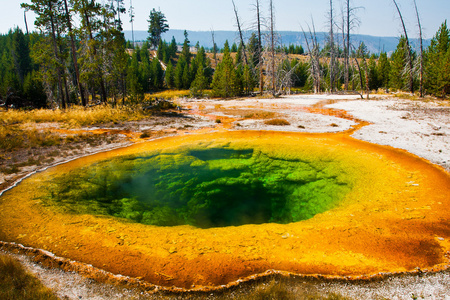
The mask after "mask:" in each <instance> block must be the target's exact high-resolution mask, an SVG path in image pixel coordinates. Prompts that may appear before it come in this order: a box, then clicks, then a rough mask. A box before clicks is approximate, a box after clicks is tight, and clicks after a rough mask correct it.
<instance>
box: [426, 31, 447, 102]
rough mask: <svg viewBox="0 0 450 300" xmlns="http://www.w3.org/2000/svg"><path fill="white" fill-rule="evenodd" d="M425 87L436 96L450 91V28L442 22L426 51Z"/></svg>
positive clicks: (442, 95)
mask: <svg viewBox="0 0 450 300" xmlns="http://www.w3.org/2000/svg"><path fill="white" fill-rule="evenodd" d="M425 57H426V60H425V74H426V77H425V87H426V89H427V91H428V92H429V93H431V94H433V95H436V96H438V97H445V96H446V95H447V94H449V93H450V30H449V29H448V28H447V22H444V23H443V24H442V25H441V27H440V28H439V30H438V31H437V33H436V35H435V36H434V37H433V39H432V40H431V45H430V46H429V47H428V50H427V52H426V55H425Z"/></svg>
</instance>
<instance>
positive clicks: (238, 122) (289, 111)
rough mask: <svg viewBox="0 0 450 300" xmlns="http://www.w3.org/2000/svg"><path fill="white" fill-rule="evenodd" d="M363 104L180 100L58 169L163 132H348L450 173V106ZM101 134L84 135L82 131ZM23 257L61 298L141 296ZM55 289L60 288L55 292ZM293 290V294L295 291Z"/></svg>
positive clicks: (376, 293)
mask: <svg viewBox="0 0 450 300" xmlns="http://www.w3.org/2000/svg"><path fill="white" fill-rule="evenodd" d="M358 98H359V96H324V95H320V96H316V95H302V96H289V97H285V98H280V99H237V100H190V99H184V100H180V101H179V104H180V105H181V106H182V107H183V111H182V113H183V117H180V116H171V117H170V116H163V117H162V118H161V119H160V120H159V121H158V120H154V121H153V122H151V123H144V124H139V123H134V124H127V128H128V130H130V131H132V132H136V133H137V134H136V135H135V136H134V137H133V138H130V137H127V136H125V135H123V136H120V141H118V142H117V143H113V144H108V145H100V146H97V147H89V146H87V147H85V148H84V152H83V153H76V154H73V155H69V156H66V157H62V156H61V157H58V158H56V159H55V161H54V163H55V162H60V161H66V160H68V159H73V158H76V157H78V156H79V155H88V154H90V153H93V152H98V151H105V150H109V149H112V148H116V147H121V146H124V145H127V144H129V143H137V142H140V141H142V139H140V138H137V136H139V135H140V134H141V133H143V132H148V133H150V138H152V137H155V136H156V133H159V134H158V136H166V135H179V134H194V133H197V132H210V131H221V130H268V131H294V132H312V133H316V132H317V133H319V132H330V133H333V132H336V133H338V132H348V133H352V134H353V137H355V138H357V139H361V140H365V141H369V142H372V143H376V144H381V145H389V146H392V147H395V148H401V149H405V150H407V151H408V152H411V153H413V154H415V155H418V156H420V157H423V158H425V159H427V160H429V161H430V162H432V163H434V164H437V165H440V166H442V167H443V168H445V169H446V170H447V171H449V169H450V139H449V138H448V135H449V134H450V118H449V116H450V107H449V105H448V102H444V101H427V102H424V101H409V100H398V99H395V100H393V99H385V100H384V99H377V100H370V101H362V100H358ZM275 118H282V119H285V120H286V121H288V122H289V123H290V125H287V126H274V125H265V124H264V122H265V121H266V120H268V119H275ZM218 120H220V122H219V121H218ZM362 121H367V122H370V123H371V124H370V125H367V126H364V127H362V128H360V127H361V126H359V127H358V126H357V125H358V124H360V123H361V122H362ZM363 123H364V122H363ZM363 125H366V123H364V124H363ZM352 128H353V129H352ZM97 129H98V128H85V129H84V130H97ZM102 129H105V130H117V129H123V128H114V127H107V128H102ZM353 131H354V132H353ZM117 134H120V133H117ZM38 168H42V166H39V167H37V166H36V167H33V166H31V167H29V168H27V169H26V170H22V172H23V173H22V174H12V175H10V176H2V175H1V174H0V184H1V183H2V181H3V184H4V185H11V182H12V181H13V180H15V179H16V178H17V177H18V176H19V177H20V176H22V175H23V174H24V173H26V172H30V171H33V170H35V169H38ZM18 257H19V258H20V259H21V261H23V262H24V264H25V265H27V266H28V267H29V268H30V269H31V270H32V272H34V273H36V274H38V275H39V276H40V278H41V279H42V280H43V282H44V283H46V284H47V285H49V286H50V287H51V288H53V289H54V290H55V291H57V293H58V295H59V296H60V297H61V298H64V297H65V298H68V299H80V297H82V298H90V299H115V298H117V299H119V298H121V299H122V298H131V297H136V295H137V294H139V291H138V290H134V291H133V290H131V291H130V290H129V289H121V288H117V287H116V286H114V285H97V284H96V283H95V282H92V281H91V280H89V279H86V278H84V277H81V276H79V275H77V274H74V273H71V272H65V273H64V272H62V271H60V270H55V269H46V268H42V267H41V266H39V265H36V264H34V263H32V262H31V261H29V260H28V259H27V258H26V257H25V256H23V255H22V256H18ZM55 280H56V281H55ZM52 282H56V283H54V284H53V285H52ZM58 282H59V283H58ZM449 282H450V276H449V273H448V271H447V272H440V273H437V274H430V275H425V276H420V277H419V276H417V275H411V276H405V277H402V278H393V279H387V280H384V281H382V282H378V283H375V284H370V283H367V284H361V285H359V284H350V285H349V284H342V283H338V282H336V283H329V284H324V285H320V286H321V288H322V287H323V289H324V290H326V291H327V292H330V291H331V292H333V291H336V292H338V293H340V294H343V295H345V296H349V297H352V298H355V299H377V298H379V297H387V298H391V299H411V295H412V294H414V295H418V296H420V295H423V297H424V298H426V299H427V298H429V299H450V292H449V291H450V283H449ZM293 289H294V290H295V286H294V287H293ZM361 295H364V296H361ZM211 299H213V298H211Z"/></svg>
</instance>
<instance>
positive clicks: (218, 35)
mask: <svg viewBox="0 0 450 300" xmlns="http://www.w3.org/2000/svg"><path fill="white" fill-rule="evenodd" d="M187 32H188V38H189V40H190V41H191V45H192V46H194V45H195V44H196V43H197V42H199V44H200V46H203V47H205V48H212V46H213V44H212V38H211V32H210V31H189V30H188V31H187ZM124 33H125V38H126V39H127V40H132V35H131V31H125V32H124ZM278 33H279V34H280V35H281V40H282V43H283V44H284V45H289V44H293V45H302V47H303V48H304V49H305V50H306V49H307V47H306V41H305V37H304V35H303V32H300V31H279V32H278ZM244 34H245V38H246V40H248V38H249V37H250V35H251V32H250V31H246V32H245V33H244ZM308 35H309V33H308ZM172 36H173V37H175V40H176V41H177V43H178V44H181V43H183V41H184V30H177V29H171V30H169V31H168V32H166V33H164V34H163V39H164V40H166V41H168V42H170V41H171V40H172ZM327 36H328V33H325V32H318V33H317V39H318V41H319V43H320V44H321V45H323V44H324V43H325V41H326V39H327ZM147 37H148V32H147V31H143V30H139V31H137V30H136V31H134V39H135V41H144V40H146V39H147ZM338 37H340V36H339V35H338ZM214 39H215V42H216V44H217V46H218V47H220V48H221V47H223V45H224V43H225V41H226V40H228V42H229V43H230V46H231V44H233V43H234V42H236V43H238V41H239V36H238V33H237V32H236V31H215V32H214ZM351 39H352V43H353V45H354V46H355V47H358V45H359V44H360V42H361V41H362V42H364V44H365V45H366V46H367V49H368V50H369V51H370V52H371V53H379V52H380V51H385V52H387V53H390V52H392V51H394V50H395V48H396V47H397V44H398V39H399V38H398V37H377V36H370V35H361V34H354V35H352V36H351ZM411 44H412V45H413V47H415V46H416V45H418V41H417V40H416V39H412V40H411ZM429 44H430V40H424V47H428V45H429Z"/></svg>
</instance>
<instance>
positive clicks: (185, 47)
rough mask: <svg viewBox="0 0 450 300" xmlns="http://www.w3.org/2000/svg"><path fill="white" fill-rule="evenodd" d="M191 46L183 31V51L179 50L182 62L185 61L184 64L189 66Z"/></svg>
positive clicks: (186, 34) (185, 32)
mask: <svg viewBox="0 0 450 300" xmlns="http://www.w3.org/2000/svg"><path fill="white" fill-rule="evenodd" d="M190 48H191V46H190V41H189V39H188V33H187V31H186V30H185V31H184V42H183V50H181V56H182V57H183V58H184V60H185V61H186V63H187V64H188V65H189V64H191V57H192V55H191V49H190Z"/></svg>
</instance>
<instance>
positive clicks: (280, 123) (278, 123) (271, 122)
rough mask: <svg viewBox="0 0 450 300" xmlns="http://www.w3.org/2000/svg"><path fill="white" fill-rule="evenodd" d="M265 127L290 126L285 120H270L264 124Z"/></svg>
mask: <svg viewBox="0 0 450 300" xmlns="http://www.w3.org/2000/svg"><path fill="white" fill-rule="evenodd" d="M264 124H266V125H275V126H287V125H291V123H289V122H288V121H286V120H285V119H271V120H267V121H265V122H264Z"/></svg>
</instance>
